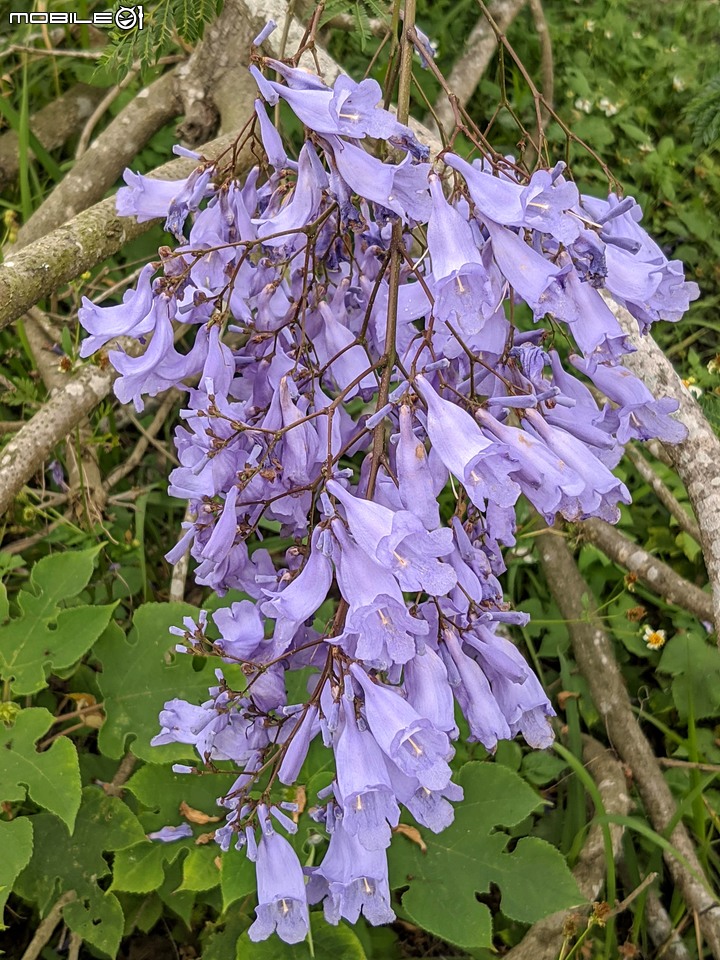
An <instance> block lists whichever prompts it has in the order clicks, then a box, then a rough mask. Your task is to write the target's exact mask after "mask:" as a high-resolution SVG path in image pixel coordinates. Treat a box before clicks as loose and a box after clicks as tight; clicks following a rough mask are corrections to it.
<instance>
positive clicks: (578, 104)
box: [575, 97, 592, 113]
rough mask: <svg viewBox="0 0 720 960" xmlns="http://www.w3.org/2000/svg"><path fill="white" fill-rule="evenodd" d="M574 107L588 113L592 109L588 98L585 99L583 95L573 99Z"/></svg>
mask: <svg viewBox="0 0 720 960" xmlns="http://www.w3.org/2000/svg"><path fill="white" fill-rule="evenodd" d="M575 109H576V110H582V112H583V113H590V111H591V110H592V103H591V102H590V101H589V100H585V99H584V98H583V97H578V98H577V100H576V101H575Z"/></svg>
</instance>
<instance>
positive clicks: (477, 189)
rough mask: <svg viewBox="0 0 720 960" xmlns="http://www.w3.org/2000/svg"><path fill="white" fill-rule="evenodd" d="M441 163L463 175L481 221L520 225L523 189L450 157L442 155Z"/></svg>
mask: <svg viewBox="0 0 720 960" xmlns="http://www.w3.org/2000/svg"><path fill="white" fill-rule="evenodd" d="M444 160H445V163H446V164H447V165H448V166H449V167H452V168H453V170H457V171H458V173H461V174H462V175H463V178H464V179H465V183H466V184H467V186H468V190H469V191H470V196H471V197H472V201H473V203H474V204H475V206H476V207H477V209H478V212H479V213H480V215H481V217H483V218H486V217H487V218H489V219H490V220H493V221H494V222H495V223H503V224H517V225H519V224H520V223H521V222H522V215H523V207H522V192H523V188H522V187H521V185H520V184H518V183H513V182H512V181H510V180H507V179H505V178H504V177H496V176H493V174H491V173H488V172H485V171H483V170H480V169H479V168H478V167H476V166H471V165H470V164H469V163H468V162H467V160H463V159H462V157H458V156H456V154H454V153H446V154H445V157H444Z"/></svg>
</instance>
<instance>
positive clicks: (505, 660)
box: [468, 627, 555, 750]
mask: <svg viewBox="0 0 720 960" xmlns="http://www.w3.org/2000/svg"><path fill="white" fill-rule="evenodd" d="M468 643H469V644H470V645H471V646H472V647H473V648H474V649H475V650H476V651H477V656H478V659H479V661H480V663H481V665H482V669H483V672H484V673H485V675H486V676H487V678H488V679H489V681H490V686H491V688H492V692H493V695H494V697H495V699H496V701H497V703H498V705H499V707H500V710H501V711H502V713H503V715H504V717H505V719H506V720H507V722H508V725H509V727H510V733H511V735H512V736H513V737H514V736H516V735H517V734H518V733H522V735H523V737H524V738H525V740H526V742H527V743H528V745H529V746H531V747H534V748H535V749H536V750H543V749H545V748H546V747H549V746H551V745H552V743H553V741H554V739H555V734H554V733H553V729H552V727H551V726H550V723H549V718H550V717H554V716H555V711H554V710H553V708H552V706H551V705H550V701H549V700H548V698H547V697H546V695H545V692H544V690H543V688H542V686H541V685H540V682H539V681H538V679H537V677H536V676H535V674H534V673H533V671H532V670H531V669H530V667H529V666H528V665H527V663H526V662H525V660H524V659H523V657H522V654H521V653H520V651H519V650H518V649H517V647H516V646H515V645H514V644H513V643H511V642H510V641H509V640H507V639H505V638H504V637H501V636H498V635H497V634H494V633H491V632H490V631H489V630H487V629H485V628H483V627H480V628H479V629H478V630H477V632H476V633H475V634H468Z"/></svg>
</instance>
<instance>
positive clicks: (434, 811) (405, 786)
mask: <svg viewBox="0 0 720 960" xmlns="http://www.w3.org/2000/svg"><path fill="white" fill-rule="evenodd" d="M387 767H388V773H389V774H390V780H391V781H392V785H393V790H394V791H395V794H396V796H397V798H398V800H399V801H400V803H402V805H403V806H404V807H407V809H408V810H409V811H410V813H411V814H412V815H413V816H414V817H415V819H416V820H417V822H418V823H419V824H420V825H421V826H423V827H427V828H428V830H432V832H433V833H442V831H443V830H447V828H448V827H449V826H450V824H451V823H452V822H453V820H454V819H455V809H454V807H453V805H452V803H450V801H451V800H452V801H453V802H455V803H457V802H458V801H460V800H462V798H463V789H462V787H459V786H458V785H457V784H456V783H453V782H452V781H450V782H449V783H448V784H446V785H445V786H444V787H443V788H442V789H440V790H428V788H427V787H424V786H423V785H422V784H421V783H420V781H419V780H417V778H416V777H408V776H406V775H405V774H404V773H403V772H402V771H401V770H399V769H398V767H396V766H395V764H394V763H391V762H390V761H387Z"/></svg>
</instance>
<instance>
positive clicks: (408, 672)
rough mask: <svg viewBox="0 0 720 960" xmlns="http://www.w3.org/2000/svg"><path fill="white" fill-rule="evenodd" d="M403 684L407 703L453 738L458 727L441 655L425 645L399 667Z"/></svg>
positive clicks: (456, 733)
mask: <svg viewBox="0 0 720 960" xmlns="http://www.w3.org/2000/svg"><path fill="white" fill-rule="evenodd" d="M403 686H404V687H405V692H406V695H407V700H408V703H409V704H410V705H411V706H412V707H414V709H415V710H417V712H418V713H419V714H420V716H421V717H427V719H428V720H429V721H430V723H432V725H433V726H434V727H437V729H438V730H442V731H444V732H445V733H447V735H448V736H449V737H452V738H453V739H455V737H457V735H458V728H457V725H456V723H455V712H454V710H453V695H452V690H451V688H450V684H449V682H448V675H447V670H446V669H445V664H444V663H443V662H442V659H441V658H440V657H439V656H438V655H437V653H435V651H434V650H433V649H432V647H430V646H429V645H427V644H426V645H425V649H424V650H423V652H422V653H418V654H416V655H415V656H414V657H413V658H412V660H408V662H407V663H406V664H405V669H404V671H403Z"/></svg>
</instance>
